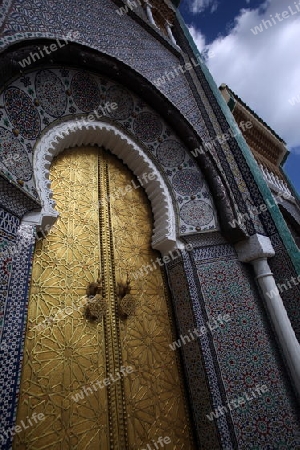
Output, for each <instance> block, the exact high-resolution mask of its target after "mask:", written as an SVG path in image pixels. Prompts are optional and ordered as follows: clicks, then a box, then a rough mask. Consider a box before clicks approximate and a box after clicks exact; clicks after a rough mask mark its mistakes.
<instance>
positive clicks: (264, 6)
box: [179, 0, 300, 193]
mask: <svg viewBox="0 0 300 450" xmlns="http://www.w3.org/2000/svg"><path fill="white" fill-rule="evenodd" d="M179 9H180V12H181V14H182V16H183V18H184V20H185V22H186V24H187V25H188V27H189V30H190V32H191V34H192V36H193V38H194V41H195V43H196V45H197V47H198V49H199V50H200V51H201V52H203V51H204V50H205V51H206V52H207V54H208V57H207V59H206V63H207V65H208V68H209V70H210V72H211V73H212V75H213V77H214V79H215V81H216V83H217V85H218V86H219V85H220V84H221V83H226V84H227V85H228V86H229V87H230V88H231V89H232V90H233V91H234V92H235V93H236V94H237V95H238V96H239V97H241V98H242V99H243V100H244V101H245V103H247V104H248V105H249V107H250V108H252V109H253V110H254V111H255V112H256V113H257V114H258V115H259V116H260V117H261V118H262V119H263V120H264V121H265V122H267V123H268V124H269V125H270V127H272V128H273V129H274V130H275V131H276V133H277V134H279V136H281V137H282V138H283V139H284V140H285V142H286V143H287V147H288V149H289V150H290V152H291V154H290V156H289V158H288V160H287V162H286V164H285V165H284V170H285V171H286V173H287V174H288V176H289V178H290V179H291V180H292V182H293V184H294V186H295V188H296V189H297V191H298V193H299V192H300V175H299V172H300V0H264V1H262V0H232V1H230V0H181V5H180V7H179ZM267 20H269V22H267ZM263 21H265V22H263ZM255 27H259V30H258V29H257V28H255ZM255 31H256V33H255Z"/></svg>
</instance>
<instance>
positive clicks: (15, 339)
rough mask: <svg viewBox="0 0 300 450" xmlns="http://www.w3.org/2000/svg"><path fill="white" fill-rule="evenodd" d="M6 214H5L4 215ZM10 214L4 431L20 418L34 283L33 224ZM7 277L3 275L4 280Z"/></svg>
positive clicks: (1, 400) (1, 370) (0, 404)
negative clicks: (11, 239)
mask: <svg viewBox="0 0 300 450" xmlns="http://www.w3.org/2000/svg"><path fill="white" fill-rule="evenodd" d="M1 217H2V216H1ZM5 217H6V222H7V228H8V229H10V230H13V233H14V234H15V233H17V238H16V240H15V244H14V245H15V246H14V249H13V250H14V251H13V252H12V253H11V257H10V258H8V261H9V268H8V270H7V272H8V280H7V281H8V283H7V284H8V287H6V288H5V292H4V293H3V294H4V295H3V297H2V299H3V301H4V305H3V304H2V307H3V306H4V309H5V320H4V324H3V326H2V330H1V340H0V392H1V396H0V433H1V435H2V432H3V431H4V430H7V429H10V428H11V427H12V426H14V424H15V420H16V416H15V414H16V411H15V409H16V402H17V399H18V390H19V382H20V374H21V364H22V358H23V356H22V355H23V345H24V337H25V336H24V333H25V327H26V318H27V308H28V289H29V284H30V276H31V266H32V255H33V248H34V241H35V235H34V230H33V228H32V227H31V226H29V225H21V226H20V227H19V228H18V230H16V228H17V225H18V223H17V221H16V219H14V218H9V217H8V216H7V215H5V216H4V218H5ZM3 280H5V278H2V279H1V281H2V282H3ZM0 448H1V450H9V449H10V448H11V445H10V440H9V439H8V440H7V442H0Z"/></svg>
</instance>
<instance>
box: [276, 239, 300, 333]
mask: <svg viewBox="0 0 300 450" xmlns="http://www.w3.org/2000/svg"><path fill="white" fill-rule="evenodd" d="M270 239H271V242H272V245H273V247H274V250H275V253H276V254H275V257H274V258H270V259H269V265H270V268H271V271H272V272H273V274H274V277H275V280H276V284H277V285H280V286H281V287H282V290H281V292H280V295H281V298H282V300H283V303H284V306H285V308H286V311H287V313H288V316H289V319H290V321H291V324H292V327H293V329H294V331H295V334H296V336H297V338H298V341H299V342H300V308H299V299H300V284H299V283H298V285H297V284H296V283H297V280H296V283H294V282H293V281H292V277H294V279H295V278H297V275H298V274H297V273H296V271H295V268H294V266H293V265H292V263H291V259H290V257H289V255H288V254H287V252H286V249H285V247H284V245H283V243H282V240H281V238H280V236H279V235H278V234H275V235H273V236H271V238H270ZM295 284H296V285H295Z"/></svg>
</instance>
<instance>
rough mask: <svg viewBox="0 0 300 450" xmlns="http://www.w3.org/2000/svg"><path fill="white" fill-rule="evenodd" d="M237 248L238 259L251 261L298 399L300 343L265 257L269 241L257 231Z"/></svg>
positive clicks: (270, 250)
mask: <svg viewBox="0 0 300 450" xmlns="http://www.w3.org/2000/svg"><path fill="white" fill-rule="evenodd" d="M236 250H237V253H238V256H239V260H240V261H242V262H248V263H251V264H252V265H253V267H254V271H255V274H256V279H257V281H258V283H259V286H260V288H261V291H262V293H263V297H264V300H265V306H266V309H267V311H268V313H269V317H270V320H271V322H272V325H273V328H274V331H275V333H276V336H277V340H278V342H279V345H280V346H281V349H282V352H283V355H284V357H285V359H286V362H287V365H288V368H289V372H290V375H291V377H292V379H293V382H294V385H295V388H296V391H297V394H298V398H299V400H300V344H299V342H298V340H297V338H296V335H295V332H294V330H293V327H292V324H291V322H290V319H289V318H288V315H287V312H286V309H285V307H284V304H283V301H282V298H281V296H280V293H279V290H278V288H277V285H276V283H275V279H274V276H273V274H272V272H271V269H270V266H269V263H268V259H267V258H269V257H272V256H274V255H275V252H274V249H273V247H272V244H271V241H270V239H269V238H267V237H265V236H261V235H257V234H256V235H254V236H251V237H250V239H248V240H247V241H243V242H241V243H238V244H237V245H236Z"/></svg>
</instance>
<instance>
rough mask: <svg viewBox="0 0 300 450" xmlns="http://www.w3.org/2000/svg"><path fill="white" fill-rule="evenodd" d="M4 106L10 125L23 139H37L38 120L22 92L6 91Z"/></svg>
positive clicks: (12, 88)
mask: <svg viewBox="0 0 300 450" xmlns="http://www.w3.org/2000/svg"><path fill="white" fill-rule="evenodd" d="M4 106H5V109H6V112H7V114H8V117H9V119H10V121H11V123H12V124H13V126H14V127H15V128H16V129H17V130H18V131H19V132H20V133H21V135H22V136H23V137H25V138H26V139H36V138H37V137H38V135H39V134H40V131H41V126H40V118H39V115H38V113H37V110H36V108H35V106H34V104H33V102H32V100H31V98H30V97H29V96H28V95H27V94H25V92H24V91H22V90H21V89H18V88H16V87H10V88H8V89H6V90H5V93H4Z"/></svg>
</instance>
